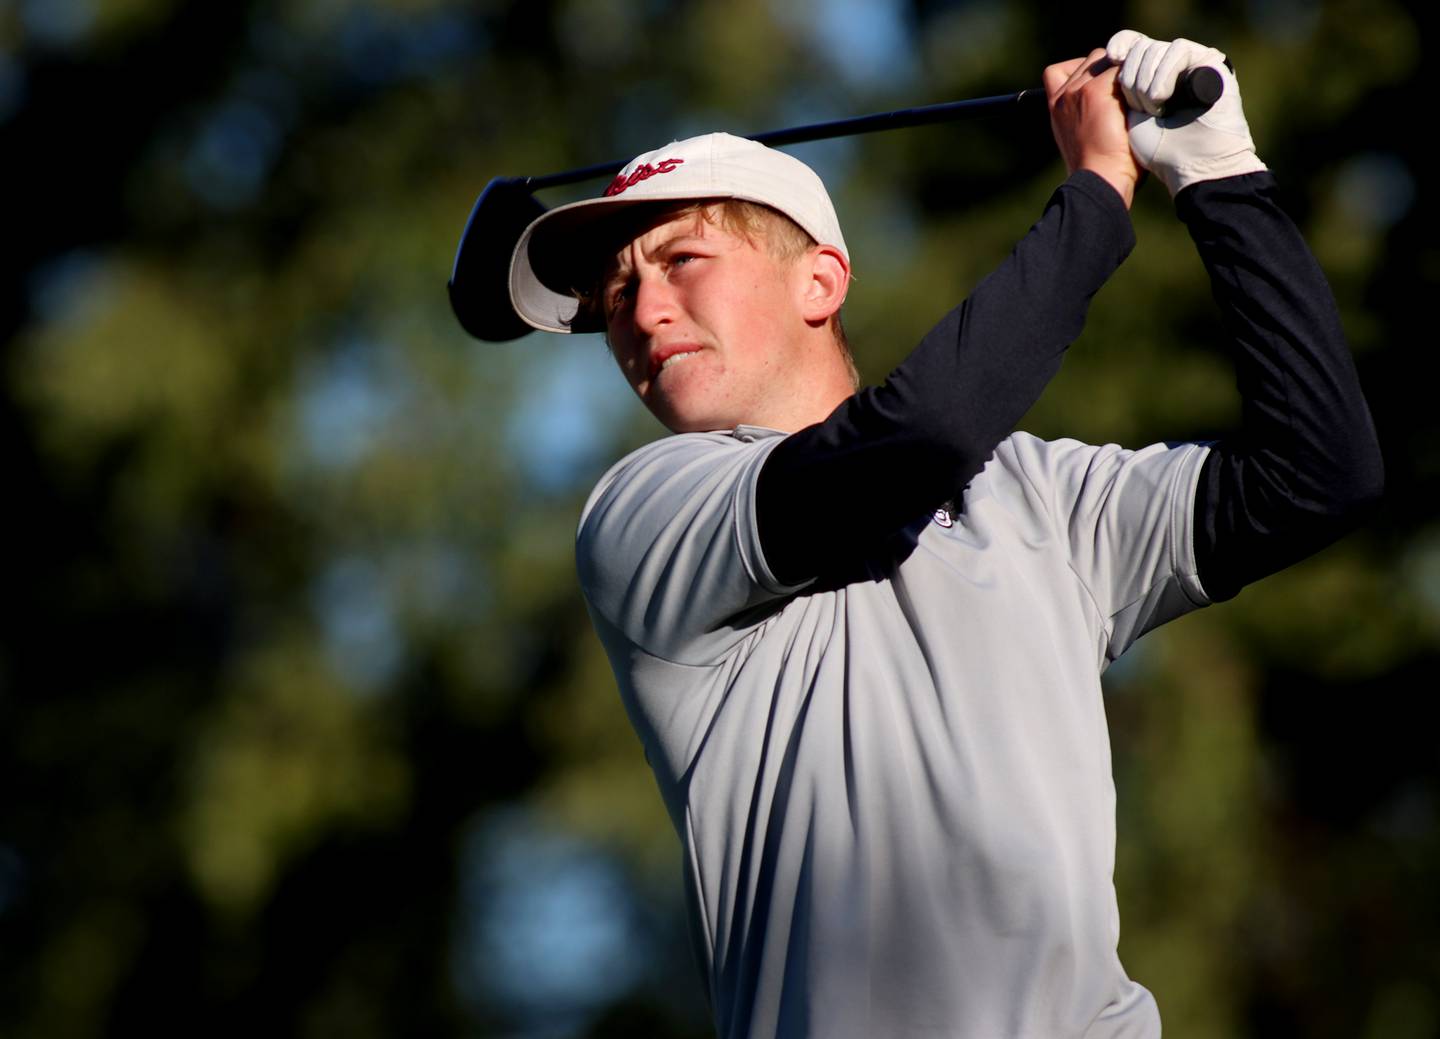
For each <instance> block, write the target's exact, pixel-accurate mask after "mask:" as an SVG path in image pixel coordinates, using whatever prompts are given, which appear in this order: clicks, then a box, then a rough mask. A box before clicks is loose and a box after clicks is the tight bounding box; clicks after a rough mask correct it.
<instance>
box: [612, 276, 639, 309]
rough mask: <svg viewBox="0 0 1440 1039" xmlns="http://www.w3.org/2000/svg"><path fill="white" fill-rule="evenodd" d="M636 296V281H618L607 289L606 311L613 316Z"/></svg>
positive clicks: (631, 279)
mask: <svg viewBox="0 0 1440 1039" xmlns="http://www.w3.org/2000/svg"><path fill="white" fill-rule="evenodd" d="M634 295H635V279H633V278H630V279H628V280H626V281H617V282H614V283H613V284H611V285H609V286H607V287H606V289H605V311H606V313H608V314H613V313H614V312H615V311H616V310H618V309H619V308H620V307H621V306H623V305H624V304H625V303H626V302H628V301H629V300H630V299H631V298H633V297H634Z"/></svg>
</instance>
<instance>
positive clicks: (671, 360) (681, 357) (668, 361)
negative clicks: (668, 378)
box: [660, 351, 696, 372]
mask: <svg viewBox="0 0 1440 1039" xmlns="http://www.w3.org/2000/svg"><path fill="white" fill-rule="evenodd" d="M695 353H696V351H691V352H690V353H684V354H671V355H670V356H669V357H667V358H665V360H664V361H663V362H662V363H661V365H660V370H661V371H662V372H663V371H664V370H665V369H666V368H669V367H670V366H671V365H672V364H679V363H680V362H681V361H688V360H690V358H692V357H694V356H695Z"/></svg>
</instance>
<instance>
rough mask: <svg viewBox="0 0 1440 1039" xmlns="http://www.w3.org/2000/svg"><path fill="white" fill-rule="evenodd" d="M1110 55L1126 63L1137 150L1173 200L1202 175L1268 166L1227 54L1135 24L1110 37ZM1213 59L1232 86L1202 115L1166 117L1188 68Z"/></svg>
mask: <svg viewBox="0 0 1440 1039" xmlns="http://www.w3.org/2000/svg"><path fill="white" fill-rule="evenodd" d="M1105 56H1106V57H1107V58H1109V59H1110V60H1111V61H1112V62H1114V63H1115V64H1117V65H1119V66H1120V92H1121V93H1122V94H1123V95H1124V96H1125V102H1126V104H1127V105H1128V106H1129V108H1130V111H1129V113H1128V116H1127V117H1128V119H1129V123H1130V150H1131V151H1133V152H1134V153H1135V159H1136V161H1137V162H1139V163H1140V165H1142V166H1144V167H1145V168H1146V169H1147V170H1149V171H1150V172H1151V173H1153V174H1155V176H1156V177H1158V178H1160V180H1161V182H1163V183H1164V185H1165V187H1166V188H1168V189H1169V191H1170V195H1171V197H1172V198H1173V197H1174V196H1175V195H1177V194H1178V193H1179V192H1180V191H1181V190H1182V189H1183V188H1185V187H1187V186H1188V185H1190V184H1195V183H1197V182H1199V181H1202V180H1219V179H1220V178H1221V177H1232V176H1235V175H1236V174H1240V173H1256V172H1258V171H1260V170H1263V169H1265V168H1266V166H1265V164H1264V163H1263V162H1261V161H1260V157H1259V156H1258V155H1256V154H1255V142H1254V141H1253V140H1252V139H1251V137H1250V127H1249V126H1247V125H1246V123H1245V112H1244V110H1243V109H1242V108H1241V107H1240V84H1239V83H1238V82H1236V79H1235V74H1234V73H1233V72H1231V71H1230V69H1229V68H1228V67H1226V65H1225V55H1224V54H1221V53H1220V52H1219V51H1218V50H1216V49H1215V48H1213V47H1205V46H1202V45H1201V44H1198V43H1193V42H1191V41H1190V40H1174V41H1170V40H1152V39H1150V37H1148V36H1145V35H1142V34H1141V33H1138V32H1136V31H1135V30H1134V29H1122V30H1121V31H1120V32H1117V33H1116V34H1115V35H1114V36H1112V37H1110V42H1109V43H1108V44H1106V45H1105ZM1199 65H1209V66H1211V67H1212V68H1214V69H1215V70H1216V71H1217V72H1219V73H1220V78H1221V79H1222V80H1224V83H1225V91H1224V93H1223V94H1222V95H1221V97H1220V100H1219V101H1216V102H1215V104H1214V105H1213V106H1212V107H1211V108H1210V110H1209V111H1208V112H1206V113H1205V114H1204V115H1201V116H1200V117H1199V118H1192V117H1191V116H1185V115H1182V116H1178V117H1177V116H1173V115H1162V114H1160V113H1161V109H1162V108H1163V106H1164V104H1165V102H1166V101H1168V100H1169V98H1170V95H1171V94H1172V93H1173V92H1174V90H1175V83H1176V81H1177V80H1178V79H1179V78H1180V75H1181V73H1183V72H1185V71H1186V70H1187V69H1192V68H1195V67H1196V66H1199Z"/></svg>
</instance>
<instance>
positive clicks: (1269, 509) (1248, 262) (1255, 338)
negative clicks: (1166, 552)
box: [1175, 173, 1383, 601]
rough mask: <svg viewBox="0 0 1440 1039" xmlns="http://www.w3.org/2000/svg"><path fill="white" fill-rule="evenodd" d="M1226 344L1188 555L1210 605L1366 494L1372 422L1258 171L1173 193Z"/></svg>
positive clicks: (1375, 447) (1337, 522)
mask: <svg viewBox="0 0 1440 1039" xmlns="http://www.w3.org/2000/svg"><path fill="white" fill-rule="evenodd" d="M1175 204H1176V211H1177V212H1178V214H1179V216H1180V218H1181V219H1182V220H1183V221H1184V222H1185V224H1186V225H1187V227H1188V228H1189V230H1190V235H1191V237H1192V238H1193V239H1194V241H1195V244H1196V247H1197V248H1198V250H1199V252H1200V257H1201V259H1202V260H1203V261H1204V263H1205V267H1206V269H1207V270H1208V271H1209V273H1210V283H1211V288H1212V291H1213V292H1214V296H1215V300H1216V302H1217V303H1218V304H1219V307H1220V314H1221V318H1222V320H1223V321H1224V323H1225V327H1226V330H1227V332H1228V333H1229V335H1230V338H1231V344H1232V352H1233V354H1234V362H1235V374H1236V383H1237V385H1238V386H1239V389H1240V394H1241V399H1242V409H1243V410H1242V416H1243V421H1242V425H1241V429H1240V431H1239V432H1238V433H1237V434H1236V435H1235V436H1232V437H1229V438H1226V439H1224V440H1221V441H1220V442H1218V443H1217V444H1215V445H1213V446H1212V448H1211V452H1210V456H1209V457H1208V458H1207V459H1206V462H1205V466H1204V468H1203V469H1202V470H1201V475H1200V483H1199V486H1198V488H1197V491H1196V502H1195V557H1196V565H1197V567H1198V569H1199V573H1200V583H1201V584H1202V585H1203V586H1204V588H1205V591H1206V593H1207V594H1208V595H1209V596H1210V598H1211V599H1213V600H1217V601H1218V600H1222V599H1228V598H1231V597H1232V596H1234V595H1235V594H1236V593H1238V592H1239V591H1240V589H1241V587H1242V586H1244V585H1246V584H1248V583H1250V582H1252V581H1255V580H1257V579H1259V578H1261V577H1264V576H1265V575H1267V574H1270V573H1274V572H1275V571H1277V570H1279V569H1281V568H1283V567H1285V566H1288V565H1290V564H1291V563H1293V562H1295V561H1296V560H1299V559H1302V558H1304V557H1305V556H1307V555H1310V554H1311V553H1313V552H1315V551H1317V550H1318V549H1320V548H1322V547H1324V546H1325V545H1327V544H1329V543H1330V542H1332V541H1334V540H1335V539H1336V538H1338V537H1340V536H1341V535H1342V534H1344V533H1345V532H1346V531H1348V530H1350V529H1351V528H1352V527H1354V526H1355V525H1356V524H1357V523H1358V522H1359V521H1360V520H1361V519H1362V518H1363V517H1364V516H1365V514H1366V513H1367V512H1368V511H1369V509H1370V508H1371V507H1372V506H1373V504H1374V503H1375V502H1376V501H1377V500H1378V499H1379V496H1380V493H1381V487H1382V484H1383V465H1382V462H1381V457H1380V447H1379V443H1378V441H1377V439H1376V436H1375V429H1374V426H1373V424H1372V422H1371V419H1370V412H1369V409H1368V408H1367V407H1366V404H1365V398H1364V395H1363V394H1362V392H1361V388H1360V381H1359V377H1358V376H1357V374H1356V371H1355V364H1354V361H1353V360H1352V359H1351V356H1350V350H1349V348H1348V346H1347V345H1346V342H1345V335H1344V332H1343V331H1342V329H1341V326H1340V318H1339V314H1338V312H1337V310H1336V307H1335V301H1334V299H1333V297H1332V296H1331V293H1330V287H1329V285H1328V284H1327V283H1326V281H1325V276H1324V275H1323V274H1322V273H1321V271H1320V267H1319V265H1318V264H1317V263H1316V261H1315V258H1314V257H1313V256H1312V255H1311V253H1310V250H1309V248H1308V247H1307V246H1306V245H1305V242H1304V240H1303V239H1302V238H1301V236H1300V232H1299V230H1298V229H1297V228H1296V227H1295V225H1294V224H1293V223H1292V222H1291V220H1290V219H1289V217H1288V216H1286V214H1285V213H1284V211H1283V210H1282V209H1281V208H1280V205H1279V203H1278V200H1277V188H1276V185H1275V178H1274V177H1273V176H1272V175H1271V174H1269V173H1252V174H1248V175H1246V176H1242V177H1229V178H1226V179H1224V180H1217V181H1208V182H1203V183H1200V184H1196V185H1193V186H1192V187H1189V188H1186V189H1185V190H1184V191H1182V192H1181V193H1180V194H1179V196H1178V197H1177V198H1176V200H1175Z"/></svg>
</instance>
